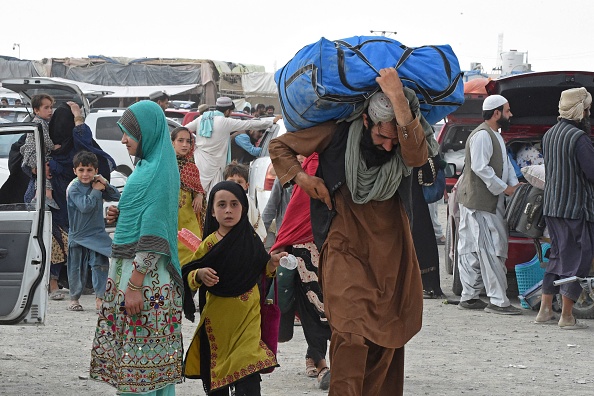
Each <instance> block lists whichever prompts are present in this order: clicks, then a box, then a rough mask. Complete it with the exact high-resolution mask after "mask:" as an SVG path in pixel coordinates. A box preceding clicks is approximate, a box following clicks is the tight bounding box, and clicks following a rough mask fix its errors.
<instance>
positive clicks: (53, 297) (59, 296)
mask: <svg viewBox="0 0 594 396" xmlns="http://www.w3.org/2000/svg"><path fill="white" fill-rule="evenodd" d="M49 298H50V300H54V301H59V300H63V299H64V294H62V292H61V291H60V290H54V291H53V292H51V293H50V295H49Z"/></svg>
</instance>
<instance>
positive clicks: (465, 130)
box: [442, 126, 475, 152]
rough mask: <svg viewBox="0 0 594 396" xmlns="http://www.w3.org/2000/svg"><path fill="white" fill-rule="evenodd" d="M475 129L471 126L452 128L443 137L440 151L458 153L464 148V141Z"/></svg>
mask: <svg viewBox="0 0 594 396" xmlns="http://www.w3.org/2000/svg"><path fill="white" fill-rule="evenodd" d="M474 128H475V127H471V126H452V127H451V128H450V129H449V131H448V133H447V134H446V136H445V140H444V141H443V144H442V151H444V152H446V151H448V150H453V151H459V150H464V147H466V140H467V139H468V136H469V135H470V133H471V132H472V131H473V130H474Z"/></svg>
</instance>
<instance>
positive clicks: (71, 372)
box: [0, 208, 594, 396]
mask: <svg viewBox="0 0 594 396" xmlns="http://www.w3.org/2000/svg"><path fill="white" fill-rule="evenodd" d="M440 217H441V218H442V220H443V219H444V218H445V210H444V208H442V210H441V213H440ZM441 249H443V248H441ZM441 249H440V250H441ZM440 257H443V255H441V256H440ZM442 268H443V263H442ZM451 283H452V278H451V276H450V275H447V274H446V273H445V271H444V270H443V269H442V287H443V290H444V292H445V293H446V294H447V296H448V297H450V298H451V297H452V296H453V295H452V293H451ZM514 289H515V288H514ZM510 297H511V298H512V303H513V304H514V305H516V306H520V305H519V302H518V300H517V298H516V297H515V296H510ZM424 302H425V307H424V319H423V321H424V324H423V329H422V330H421V332H420V333H419V334H418V335H417V336H415V337H414V338H413V340H412V341H411V342H410V343H409V344H408V345H407V347H406V367H405V375H406V381H405V394H406V395H485V396H487V395H539V394H553V395H560V394H571V395H592V394H594V374H593V369H594V346H593V341H592V340H593V339H594V321H592V320H587V321H585V322H586V323H588V324H589V325H590V328H588V329H585V330H577V331H566V330H561V329H559V328H558V327H557V326H556V325H537V324H534V323H533V320H534V317H535V316H536V312H534V311H529V310H523V315H521V316H501V315H494V314H489V313H486V312H483V311H480V312H468V311H462V310H459V309H457V307H456V306H455V305H451V304H446V303H444V302H445V301H444V300H425V301H424ZM82 305H83V306H84V307H85V309H86V311H84V312H70V311H67V310H66V306H67V301H51V302H50V306H49V313H48V317H47V322H46V325H45V326H37V327H29V326H20V325H17V326H10V327H9V326H3V327H0V339H1V340H2V341H1V342H0V344H1V345H0V384H1V385H0V394H2V395H65V396H70V395H72V396H78V395H85V396H99V395H112V394H115V390H114V389H113V388H111V387H110V386H108V385H106V384H103V383H99V382H95V381H91V380H89V379H88V365H89V356H90V353H89V350H90V346H91V342H92V337H93V333H94V329H95V325H96V316H95V313H94V309H93V307H94V298H93V297H92V296H83V298H82ZM194 330H195V325H194V324H192V323H189V322H184V328H183V335H184V339H185V344H186V346H187V345H189V340H190V338H191V337H192V335H193V332H194ZM279 347H280V350H279V356H278V358H279V362H280V364H281V367H280V368H278V369H276V371H275V372H274V373H272V374H267V375H263V382H262V394H263V395H288V396H297V395H315V394H324V393H325V392H323V391H320V390H319V389H317V387H316V385H317V383H316V380H315V379H311V378H308V377H306V376H305V374H304V367H305V362H304V360H305V359H304V355H305V350H306V344H305V340H304V338H303V333H302V331H301V329H300V328H297V329H296V331H295V337H294V339H293V340H292V341H291V342H288V343H284V344H280V346H279ZM177 394H178V395H204V391H203V390H202V383H201V382H200V381H199V380H188V381H186V382H184V383H183V384H181V385H178V386H177Z"/></svg>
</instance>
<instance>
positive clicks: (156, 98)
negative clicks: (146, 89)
mask: <svg viewBox="0 0 594 396" xmlns="http://www.w3.org/2000/svg"><path fill="white" fill-rule="evenodd" d="M149 100H152V101H153V102H155V103H156V104H158V105H159V106H161V108H162V109H163V111H165V110H167V108H168V107H169V95H168V94H167V92H165V91H155V92H153V93H151V94H150V95H149Z"/></svg>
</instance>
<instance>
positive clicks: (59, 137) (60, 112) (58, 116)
mask: <svg viewBox="0 0 594 396" xmlns="http://www.w3.org/2000/svg"><path fill="white" fill-rule="evenodd" d="M73 129H74V115H73V114H72V110H71V109H70V106H68V105H67V104H66V103H61V104H60V105H59V106H58V107H57V108H56V110H54V114H52V118H51V119H50V122H49V135H50V139H52V142H53V143H54V144H59V145H61V146H62V147H60V148H59V149H57V150H55V151H54V152H55V153H57V154H62V153H70V152H71V151H72V150H73V149H74V140H73V138H72V130H73Z"/></svg>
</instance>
